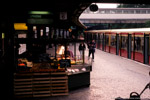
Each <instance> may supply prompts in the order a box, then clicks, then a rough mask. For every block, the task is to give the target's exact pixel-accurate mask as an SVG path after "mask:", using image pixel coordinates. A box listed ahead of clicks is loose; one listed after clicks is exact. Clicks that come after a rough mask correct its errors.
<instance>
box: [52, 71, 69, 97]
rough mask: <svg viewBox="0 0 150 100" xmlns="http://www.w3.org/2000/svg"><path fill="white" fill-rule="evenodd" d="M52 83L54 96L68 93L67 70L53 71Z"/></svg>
mask: <svg viewBox="0 0 150 100" xmlns="http://www.w3.org/2000/svg"><path fill="white" fill-rule="evenodd" d="M51 84H52V86H51V92H52V93H51V94H52V96H58V95H68V76H66V72H52V73H51Z"/></svg>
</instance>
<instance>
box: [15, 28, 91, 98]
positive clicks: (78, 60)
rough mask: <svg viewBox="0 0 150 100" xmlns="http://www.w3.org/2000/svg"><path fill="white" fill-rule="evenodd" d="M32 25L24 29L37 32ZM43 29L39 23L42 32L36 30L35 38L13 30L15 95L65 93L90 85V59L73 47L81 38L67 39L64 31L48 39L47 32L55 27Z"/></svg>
mask: <svg viewBox="0 0 150 100" xmlns="http://www.w3.org/2000/svg"><path fill="white" fill-rule="evenodd" d="M32 27H33V28H30V29H33V30H30V31H28V32H31V33H32V34H33V35H35V33H36V32H37V31H36V30H35V27H34V26H32ZM47 29H48V28H47V27H45V28H44V29H43V26H42V30H45V31H41V30H40V31H39V32H40V33H36V34H40V36H39V37H38V38H33V37H29V36H31V34H30V35H29V33H28V32H26V31H16V38H15V45H16V48H15V51H16V52H15V53H16V57H15V63H16V71H15V73H14V94H15V96H16V97H45V96H59V95H68V93H69V90H72V89H75V88H79V87H82V86H89V85H90V72H91V71H92V62H91V60H88V59H87V57H86V56H85V55H84V53H83V55H82V56H81V55H79V53H78V48H77V46H78V44H79V43H80V42H84V40H80V39H72V38H69V37H68V38H67V36H68V35H67V34H64V35H63V37H60V36H59V34H58V35H56V36H55V38H54V37H53V38H52V37H51V35H50V34H52V33H53V32H56V30H57V29H56V30H55V31H53V29H52V28H51V31H49V29H48V30H47ZM59 33H61V32H59ZM63 33H64V32H63ZM66 33H67V32H66ZM44 34H45V35H44ZM46 34H48V35H46ZM53 34H55V33H53ZM43 36H45V37H43ZM48 36H49V37H48Z"/></svg>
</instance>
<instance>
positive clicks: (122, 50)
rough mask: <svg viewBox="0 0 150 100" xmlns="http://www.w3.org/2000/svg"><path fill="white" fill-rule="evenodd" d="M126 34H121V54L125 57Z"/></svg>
mask: <svg viewBox="0 0 150 100" xmlns="http://www.w3.org/2000/svg"><path fill="white" fill-rule="evenodd" d="M127 41H128V36H127V35H126V36H121V56H123V57H127V43H128V42H127Z"/></svg>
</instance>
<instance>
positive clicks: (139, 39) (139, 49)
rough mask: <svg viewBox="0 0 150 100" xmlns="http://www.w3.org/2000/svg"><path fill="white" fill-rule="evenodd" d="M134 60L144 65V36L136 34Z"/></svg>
mask: <svg viewBox="0 0 150 100" xmlns="http://www.w3.org/2000/svg"><path fill="white" fill-rule="evenodd" d="M133 47H134V53H133V59H134V60H136V61H139V62H142V63H143V60H144V54H143V53H144V34H143V33H134V46H133Z"/></svg>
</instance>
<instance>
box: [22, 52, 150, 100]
mask: <svg viewBox="0 0 150 100" xmlns="http://www.w3.org/2000/svg"><path fill="white" fill-rule="evenodd" d="M85 54H86V55H88V51H87V50H86V53H85ZM92 67H93V69H92V72H91V85H90V87H85V88H80V89H77V90H73V91H70V92H69V95H68V96H58V97H47V98H35V99H32V100H114V99H115V98H116V97H119V96H120V97H123V98H128V97H129V95H130V93H131V92H133V91H135V92H137V93H140V92H141V91H142V90H143V89H144V87H145V85H146V84H147V83H148V82H149V81H150V76H149V74H148V73H149V71H150V66H149V65H144V64H141V63H138V62H136V61H133V60H130V59H126V58H123V57H120V56H116V55H114V54H110V53H107V52H103V51H101V50H96V52H95V60H94V62H93V64H92ZM141 98H150V90H148V89H147V90H146V91H145V92H144V93H143V95H142V96H141ZM22 100H23V99H22Z"/></svg>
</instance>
